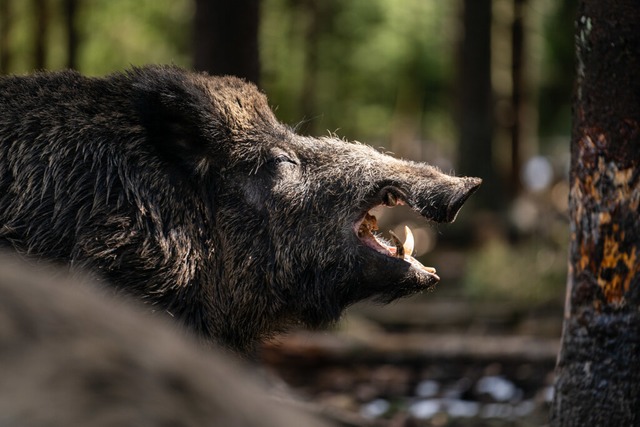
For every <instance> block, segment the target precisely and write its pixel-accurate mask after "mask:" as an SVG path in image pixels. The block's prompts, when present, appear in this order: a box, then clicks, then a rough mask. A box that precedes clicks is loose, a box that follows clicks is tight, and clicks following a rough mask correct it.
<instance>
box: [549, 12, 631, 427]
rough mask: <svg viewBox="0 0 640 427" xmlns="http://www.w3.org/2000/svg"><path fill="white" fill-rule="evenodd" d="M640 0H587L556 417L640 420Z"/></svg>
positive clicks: (587, 422) (562, 422)
mask: <svg viewBox="0 0 640 427" xmlns="http://www.w3.org/2000/svg"><path fill="white" fill-rule="evenodd" d="M638 22H640V3H639V2H637V1H636V0H613V1H606V2H605V1H602V0H581V2H580V4H579V8H578V17H577V27H576V28H577V29H576V43H577V45H576V51H577V73H578V75H577V85H576V93H575V99H574V110H573V115H574V117H573V132H572V141H571V160H572V164H571V173H570V186H571V192H570V196H569V201H570V216H571V247H570V259H569V262H570V269H569V275H568V284H567V307H566V313H565V322H564V331H563V338H562V349H561V351H560V356H559V359H558V366H557V380H556V393H555V398H554V401H553V406H552V415H551V423H552V425H554V426H636V425H640V214H639V213H638V207H639V204H640V168H639V166H640V79H639V78H638V70H640V31H638Z"/></svg>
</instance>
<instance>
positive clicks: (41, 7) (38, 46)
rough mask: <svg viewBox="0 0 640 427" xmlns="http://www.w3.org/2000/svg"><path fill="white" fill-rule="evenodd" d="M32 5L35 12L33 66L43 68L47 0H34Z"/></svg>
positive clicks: (47, 17)
mask: <svg viewBox="0 0 640 427" xmlns="http://www.w3.org/2000/svg"><path fill="white" fill-rule="evenodd" d="M33 6H34V8H35V14H36V27H35V37H34V54H33V68H34V69H36V70H44V68H45V67H46V65H47V28H48V24H49V16H48V10H47V6H48V5H47V0H34V2H33Z"/></svg>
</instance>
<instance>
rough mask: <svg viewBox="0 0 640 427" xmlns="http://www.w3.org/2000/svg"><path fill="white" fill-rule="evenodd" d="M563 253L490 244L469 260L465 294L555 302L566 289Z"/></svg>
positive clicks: (530, 245) (547, 247)
mask: <svg viewBox="0 0 640 427" xmlns="http://www.w3.org/2000/svg"><path fill="white" fill-rule="evenodd" d="M566 253H567V251H566V248H563V247H560V248H558V247H554V246H551V245H542V244H536V243H531V242H528V243H526V244H522V245H520V246H516V247H514V246H512V245H509V244H507V243H505V242H502V241H500V240H493V241H491V242H489V243H487V244H486V245H485V246H483V247H482V248H481V249H479V250H478V251H477V252H475V253H474V254H472V255H471V256H470V259H469V263H468V265H467V273H466V276H465V283H464V284H465V291H466V292H467V294H468V295H469V296H471V297H474V298H479V299H504V300H514V299H515V300H519V301H523V302H524V301H527V302H531V303H536V302H547V301H552V300H556V301H557V300H558V299H559V298H562V295H563V293H564V289H565V285H566V277H567V257H566Z"/></svg>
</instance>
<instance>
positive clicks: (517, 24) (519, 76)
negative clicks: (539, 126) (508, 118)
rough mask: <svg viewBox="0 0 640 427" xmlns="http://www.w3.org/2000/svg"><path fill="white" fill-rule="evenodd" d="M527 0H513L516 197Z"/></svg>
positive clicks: (513, 191) (513, 185)
mask: <svg viewBox="0 0 640 427" xmlns="http://www.w3.org/2000/svg"><path fill="white" fill-rule="evenodd" d="M525 2H526V0H513V23H512V24H511V110H512V115H513V118H512V120H513V121H512V124H511V171H510V179H509V183H510V187H511V188H510V191H511V197H512V198H515V197H516V196H517V195H518V193H519V192H520V170H521V167H520V165H521V164H522V158H521V157H522V155H521V148H522V136H523V129H522V125H523V123H524V122H525V117H524V115H525V96H526V94H525V78H524V65H525V64H524V61H525V55H524V53H525V40H524V37H525V33H524V14H525Z"/></svg>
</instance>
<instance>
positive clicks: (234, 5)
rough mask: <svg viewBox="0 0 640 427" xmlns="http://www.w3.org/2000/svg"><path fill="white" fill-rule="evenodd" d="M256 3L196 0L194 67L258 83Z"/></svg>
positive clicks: (257, 21)
mask: <svg viewBox="0 0 640 427" xmlns="http://www.w3.org/2000/svg"><path fill="white" fill-rule="evenodd" d="M259 6H260V1H259V0H235V1H228V0H196V14H195V21H194V43H193V45H194V49H195V50H194V67H195V68H196V69H198V70H202V71H207V72H209V73H211V74H219V75H226V74H229V75H234V76H238V77H243V78H245V79H247V80H249V81H252V82H254V83H256V84H258V83H259V77H260V60H259V52H258V25H259V17H260V7H259Z"/></svg>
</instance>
